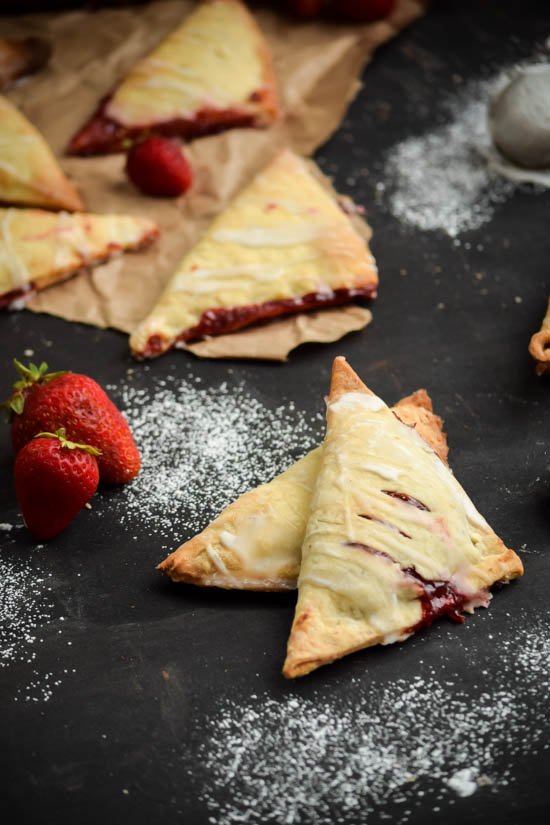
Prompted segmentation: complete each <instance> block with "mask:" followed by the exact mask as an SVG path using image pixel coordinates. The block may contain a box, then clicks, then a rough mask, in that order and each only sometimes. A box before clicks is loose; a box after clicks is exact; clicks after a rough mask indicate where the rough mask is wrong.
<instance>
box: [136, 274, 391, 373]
mask: <svg viewBox="0 0 550 825" xmlns="http://www.w3.org/2000/svg"><path fill="white" fill-rule="evenodd" d="M355 298H364V299H367V298H376V286H367V287H358V288H357V289H335V290H332V291H331V292H310V293H309V294H308V295H303V296H302V297H301V298H286V299H283V300H280V301H266V302H265V303H263V304H246V305H244V306H240V307H239V306H238V307H229V308H225V307H220V308H218V309H208V310H207V311H206V312H203V314H202V315H201V317H200V320H199V323H198V324H196V325H195V326H194V327H190V328H189V329H186V330H184V331H183V332H182V333H180V335H178V337H177V338H176V342H179V341H181V342H184V343H187V342H188V341H194V340H197V339H198V338H204V337H205V336H207V335H223V334H224V333H226V332H236V331H237V330H239V329H243V328H244V327H248V326H250V324H255V323H257V322H258V321H268V320H270V319H272V318H278V317H279V316H281V315H289V314H291V313H293V312H303V311H307V310H313V309H318V308H319V307H331V306H341V305H342V304H349V303H351V302H352V301H353V300H355ZM170 346H171V343H167V341H166V340H165V339H163V338H162V336H160V335H151V336H149V338H148V340H147V344H146V346H145V347H144V349H143V351H142V352H138V353H137V355H138V356H141V357H144V358H151V357H154V356H155V355H160V354H161V353H162V352H164V351H165V350H167V349H169V348H170Z"/></svg>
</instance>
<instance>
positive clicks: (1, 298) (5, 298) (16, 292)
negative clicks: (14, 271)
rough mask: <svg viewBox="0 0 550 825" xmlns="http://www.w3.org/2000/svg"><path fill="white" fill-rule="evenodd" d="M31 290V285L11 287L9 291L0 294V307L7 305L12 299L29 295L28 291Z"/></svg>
mask: <svg viewBox="0 0 550 825" xmlns="http://www.w3.org/2000/svg"><path fill="white" fill-rule="evenodd" d="M32 291H33V288H32V285H31V284H29V286H26V287H21V289H12V291H11V292H4V294H3V295H0V309H4V308H5V307H8V306H9V305H10V304H13V303H14V301H19V300H20V299H21V298H26V297H30V296H29V293H30V292H32Z"/></svg>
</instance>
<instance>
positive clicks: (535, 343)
mask: <svg viewBox="0 0 550 825" xmlns="http://www.w3.org/2000/svg"><path fill="white" fill-rule="evenodd" d="M529 353H530V355H531V357H532V358H533V359H534V360H535V361H536V362H537V365H536V372H537V375H545V374H546V373H549V372H550V298H549V299H548V307H547V309H546V315H545V316H544V318H543V319H542V324H541V327H540V329H539V331H538V332H535V334H534V335H533V336H532V337H531V340H530V342H529Z"/></svg>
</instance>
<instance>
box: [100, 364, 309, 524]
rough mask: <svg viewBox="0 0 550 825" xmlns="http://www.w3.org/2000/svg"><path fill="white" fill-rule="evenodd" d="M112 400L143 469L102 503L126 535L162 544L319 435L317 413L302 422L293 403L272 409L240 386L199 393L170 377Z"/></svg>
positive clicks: (190, 383)
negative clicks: (130, 434) (125, 422)
mask: <svg viewBox="0 0 550 825" xmlns="http://www.w3.org/2000/svg"><path fill="white" fill-rule="evenodd" d="M110 389H111V390H113V389H115V388H114V387H111V388H110ZM114 394H115V395H118V396H119V398H120V403H121V406H122V408H123V409H125V410H126V411H127V412H126V415H127V417H128V420H129V423H130V427H131V429H132V432H133V434H134V437H135V439H136V442H137V444H138V447H139V449H140V453H141V457H142V469H141V472H140V474H139V476H138V477H137V478H136V480H135V481H134V482H133V483H132V484H129V485H126V486H125V487H124V488H123V489H122V490H119V489H118V490H117V491H116V495H113V496H112V497H108V498H105V499H104V500H103V501H104V502H105V504H106V506H108V507H110V508H115V511H116V513H117V514H118V515H119V518H120V522H121V523H122V524H123V525H125V526H126V527H127V528H128V529H129V530H136V531H137V530H138V529H139V530H140V531H141V532H143V531H147V532H149V533H150V534H152V535H155V536H157V537H159V536H160V537H161V538H163V539H165V540H166V539H169V540H173V537H174V535H176V536H177V537H178V538H181V539H182V540H183V539H184V538H185V536H186V535H188V536H191V535H192V534H193V533H195V532H197V531H199V530H201V529H202V528H203V527H204V526H205V525H206V524H207V523H208V522H209V521H210V520H211V519H212V518H213V517H214V516H216V515H217V514H218V513H219V512H220V510H222V509H223V508H224V507H225V506H226V505H227V504H229V503H230V502H231V501H234V500H235V498H237V497H238V496H239V495H240V494H241V493H243V492H244V491H245V490H247V489H250V488H251V487H254V486H255V485H256V484H259V483H263V482H265V481H269V480H271V479H272V478H273V477H274V476H275V475H276V474H277V473H279V472H281V471H282V470H284V469H286V468H287V467H288V466H289V465H290V464H291V463H292V462H293V461H294V460H295V459H297V458H300V457H301V456H302V455H304V454H305V453H306V452H307V451H308V450H309V449H311V448H312V447H313V446H315V445H316V444H317V443H318V442H319V440H320V437H321V435H320V434H321V432H322V426H323V425H322V421H323V417H322V415H321V414H320V413H319V414H316V415H314V416H309V417H308V416H306V415H305V414H304V413H303V412H300V411H299V410H297V409H296V408H295V407H294V404H292V403H287V404H283V405H281V406H279V407H278V408H277V409H273V408H271V409H270V408H269V407H268V406H266V405H265V404H264V403H263V402H262V401H261V400H259V398H258V397H257V394H254V392H253V391H252V390H251V388H249V387H247V385H245V383H243V382H241V383H236V384H235V383H233V384H231V385H229V384H228V383H225V382H224V383H221V384H218V385H215V386H212V385H210V386H208V387H201V386H200V385H199V384H197V382H196V379H195V380H193V379H192V378H188V379H182V378H180V377H176V376H173V377H169V378H167V379H160V380H156V381H154V382H153V384H152V386H151V387H150V388H148V389H143V388H135V387H133V386H131V385H124V386H123V387H121V388H120V392H119V393H116V392H115V393H114ZM96 506H97V507H98V508H101V506H102V505H101V504H100V503H98V504H97V505H96Z"/></svg>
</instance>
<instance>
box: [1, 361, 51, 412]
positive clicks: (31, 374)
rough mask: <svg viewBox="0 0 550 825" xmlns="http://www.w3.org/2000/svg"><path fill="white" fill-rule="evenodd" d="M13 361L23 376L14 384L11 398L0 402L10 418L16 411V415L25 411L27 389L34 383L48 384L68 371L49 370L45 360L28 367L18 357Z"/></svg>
mask: <svg viewBox="0 0 550 825" xmlns="http://www.w3.org/2000/svg"><path fill="white" fill-rule="evenodd" d="M13 363H14V365H15V369H16V370H17V372H18V373H19V375H20V376H21V377H20V379H19V381H16V382H15V384H14V385H13V393H12V395H11V398H9V399H8V400H7V401H4V402H3V403H2V404H0V409H2V408H3V409H4V410H6V412H7V413H8V419H9V418H11V416H12V415H13V414H14V413H15V415H21V414H22V413H23V409H24V407H25V390H26V389H28V388H29V387H32V386H33V385H34V384H47V382H48V381H51V380H52V378H57V376H58V375H64V374H65V373H66V372H67V370H61V371H59V372H48V365H47V364H46V362H45V361H42V363H41V364H40V365H39V366H37V365H36V364H33V363H32V362H31V363H30V364H29V366H28V367H26V366H25V365H24V364H22V363H21V361H18V360H17V358H14V359H13Z"/></svg>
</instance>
